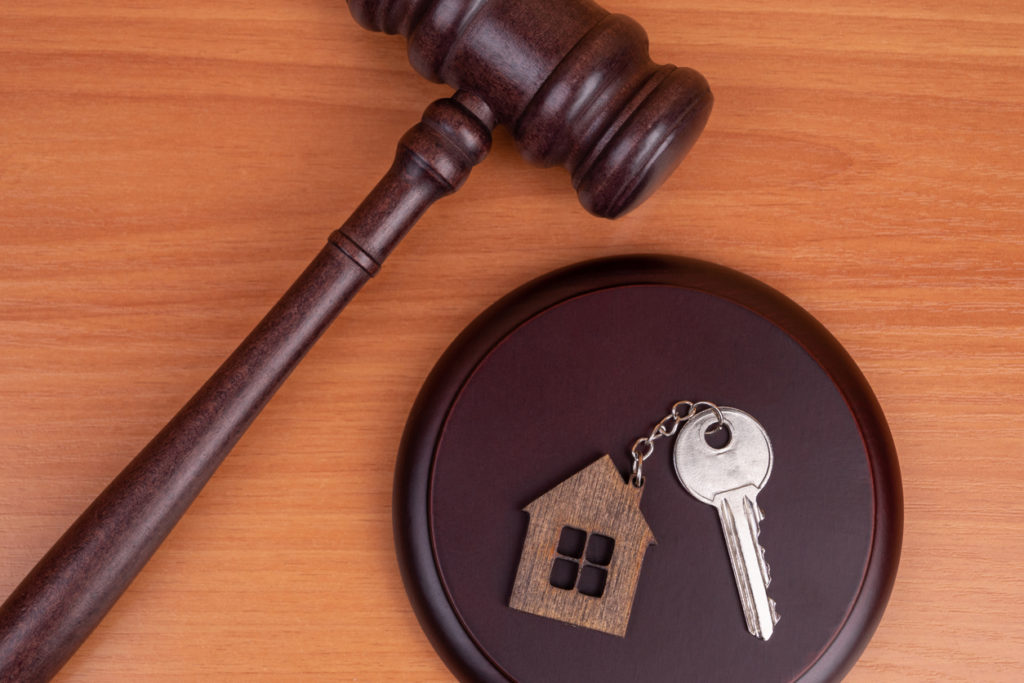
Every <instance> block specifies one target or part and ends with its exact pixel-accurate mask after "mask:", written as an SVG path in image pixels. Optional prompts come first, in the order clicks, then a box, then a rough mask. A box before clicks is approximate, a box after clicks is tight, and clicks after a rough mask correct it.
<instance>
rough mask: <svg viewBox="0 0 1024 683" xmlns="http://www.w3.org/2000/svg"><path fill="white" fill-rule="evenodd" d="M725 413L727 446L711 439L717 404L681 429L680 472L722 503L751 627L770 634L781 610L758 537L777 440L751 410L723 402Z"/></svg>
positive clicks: (705, 498) (705, 497)
mask: <svg viewBox="0 0 1024 683" xmlns="http://www.w3.org/2000/svg"><path fill="white" fill-rule="evenodd" d="M721 413H722V418H723V419H724V420H725V424H726V426H728V428H729V432H730V438H729V442H728V443H727V444H726V445H725V446H723V447H722V448H714V447H712V446H711V445H709V444H708V442H707V440H706V436H705V434H706V431H707V429H708V428H709V427H711V426H712V425H714V424H715V423H716V421H717V420H718V416H717V415H715V413H714V411H712V410H706V411H704V412H701V413H698V414H697V415H695V416H694V417H693V418H692V419H691V420H690V421H689V422H687V423H686V425H685V426H684V427H683V428H682V429H680V430H679V437H678V438H677V439H676V445H675V453H674V458H673V460H674V462H675V468H676V475H677V476H678V477H679V481H680V482H681V483H682V485H683V486H684V487H685V488H686V490H687V491H689V493H690V494H691V495H692V496H693V497H694V498H696V499H697V500H699V501H701V502H704V503H707V504H709V505H714V506H715V507H716V508H717V509H718V518H719V520H720V521H721V522H722V533H723V534H724V536H725V544H726V547H727V548H728V549H729V560H730V562H731V563H732V573H733V576H734V578H735V579H736V589H737V591H738V592H739V596H740V603H742V605H743V615H744V617H745V618H746V620H747V630H748V631H750V633H751V634H753V635H755V636H757V637H758V638H762V639H764V640H768V639H769V638H771V637H772V631H773V630H774V629H775V624H777V623H778V621H779V615H778V613H777V612H776V611H775V601H774V600H772V599H771V598H769V597H768V584H769V583H770V582H771V574H770V572H769V569H768V563H767V562H765V559H764V548H762V547H761V544H760V543H759V542H758V540H757V539H758V535H759V534H760V522H761V520H762V519H764V513H763V512H762V511H761V509H760V508H759V507H758V506H757V493H758V491H760V490H761V489H762V488H764V485H765V483H766V482H767V481H768V477H769V476H770V475H771V473H772V445H771V442H770V441H769V440H768V435H767V434H766V433H765V431H764V428H763V427H762V426H761V425H760V424H759V423H758V422H757V420H755V419H754V418H752V417H751V416H750V415H747V414H746V413H744V412H743V411H742V410H736V409H735V408H722V409H721Z"/></svg>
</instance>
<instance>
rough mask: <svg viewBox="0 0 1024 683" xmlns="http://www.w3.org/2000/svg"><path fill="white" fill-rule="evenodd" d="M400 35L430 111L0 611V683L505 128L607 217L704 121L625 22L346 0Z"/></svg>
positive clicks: (138, 540)
mask: <svg viewBox="0 0 1024 683" xmlns="http://www.w3.org/2000/svg"><path fill="white" fill-rule="evenodd" d="M348 4H349V8H350V10H351V11H352V14H353V15H354V16H355V18H356V20H357V21H358V22H359V23H360V24H362V25H363V26H364V27H365V28H368V29H372V30H375V31H383V32H385V33H400V34H402V35H403V36H405V37H406V38H407V39H408V45H409V59H410V61H411V62H412V64H413V66H414V67H415V68H416V69H417V71H419V72H420V73H421V74H423V75H424V76H426V77H427V78H429V79H431V80H434V81H439V82H445V83H447V84H449V85H451V86H452V87H453V88H455V89H456V90H457V92H456V93H455V94H454V95H453V96H452V97H451V98H449V99H442V100H439V101H437V102H434V103H433V104H431V105H430V106H429V107H427V110H426V112H425V113H424V115H423V120H422V121H421V122H420V123H418V124H417V125H416V126H414V127H413V128H412V129H411V130H409V132H408V133H406V134H405V136H404V137H403V138H402V139H401V141H400V143H399V145H398V152H397V155H396V158H395V161H394V163H393V165H392V166H391V168H390V170H389V171H388V172H387V174H386V175H385V176H384V178H383V179H382V180H381V181H380V183H379V184H378V185H377V186H376V187H375V188H374V189H373V191H372V192H371V193H370V195H369V196H368V197H367V198H366V199H365V200H364V201H363V203H362V204H360V205H359V207H358V208H357V209H356V210H355V213H353V214H352V217H351V218H349V219H348V220H347V221H346V222H345V224H344V225H343V226H342V227H341V229H339V230H337V231H335V232H334V233H333V234H332V235H331V236H330V238H329V240H328V244H327V245H326V246H325V247H324V248H323V250H322V251H321V252H320V253H319V254H318V255H317V256H316V258H315V259H314V260H313V261H312V263H311V264H310V265H309V267H308V268H306V270H305V272H303V273H302V275H301V276H300V277H299V278H298V280H297V281H296V282H295V284H293V285H292V287H291V288H290V289H289V290H288V291H287V292H286V293H285V294H284V296H283V297H282V298H281V299H280V301H278V303H277V304H276V305H275V306H274V307H273V309H271V311H270V312H269V313H268V314H267V316H266V317H265V318H264V319H263V320H262V321H261V322H260V323H259V325H258V326H257V327H256V329H255V330H253V332H252V333H251V334H250V335H249V336H248V337H247V338H246V339H245V341H243V342H242V344H241V345H240V346H239V347H238V349H237V350H235V352H234V353H233V354H231V356H230V357H229V358H228V359H227V360H226V361H225V362H224V364H223V365H222V366H221V367H220V368H219V369H218V370H217V371H216V373H214V375H213V376H212V377H211V378H210V379H209V380H208V381H207V382H206V384H204V385H203V386H202V388H201V389H199V391H198V392H197V393H196V394H195V396H193V397H192V399H191V400H190V401H189V402H188V403H187V404H186V405H185V407H184V408H182V409H181V411H180V412H178V414H177V415H175V416H174V418H173V419H172V420H171V421H170V422H169V423H168V424H167V426H166V427H164V429H163V430H162V431H161V432H160V433H159V434H157V436H156V437H155V438H154V439H153V440H152V441H151V442H150V443H149V444H148V445H147V446H146V447H145V448H144V449H143V450H142V452H141V453H139V454H138V456H136V457H135V458H134V459H133V460H132V461H131V462H130V463H129V464H128V466H127V467H126V468H125V469H124V470H123V471H122V472H121V473H120V474H119V475H118V476H117V478H116V479H114V481H113V482H112V483H111V484H110V485H109V486H108V487H107V488H106V489H105V490H104V491H103V492H102V493H101V494H100V495H99V497H98V498H96V500H95V501H94V502H93V503H92V504H91V505H90V506H89V508H88V509H87V510H86V511H85V512H84V513H82V515H81V516H80V517H79V518H78V520H77V521H75V523H74V524H73V525H72V526H71V528H70V529H68V531H67V532H66V533H65V534H64V535H63V536H62V537H61V538H60V540H58V541H57V543H56V544H55V545H54V546H53V547H52V548H51V549H50V551H49V552H48V553H47V554H46V556H45V557H43V559H42V560H40V562H39V563H38V564H37V565H36V566H35V568H34V569H33V570H32V571H31V573H29V575H28V576H27V577H26V578H25V579H24V581H22V583H21V584H20V585H19V586H18V587H17V588H16V589H15V590H14V592H13V594H12V595H11V596H10V597H9V598H8V600H7V601H6V602H5V603H4V604H3V606H2V607H0V681H34V680H45V679H47V678H49V677H51V676H53V675H54V674H55V673H56V672H57V671H58V670H59V669H60V667H61V666H62V665H63V664H64V662H65V661H67V659H68V658H69V657H70V656H71V655H72V654H73V653H74V651H75V650H76V649H77V648H78V646H79V645H80V644H81V643H82V642H83V641H84V640H85V638H86V637H87V636H88V635H89V633H90V632H91V631H92V630H93V628H94V627H95V626H96V625H97V624H98V623H99V621H100V620H101V619H102V618H103V616H104V615H105V614H106V612H107V611H108V610H109V609H110V607H111V606H112V605H113V604H114V602H115V601H116V600H117V599H118V597H119V596H120V595H121V593H122V592H123V591H124V590H125V589H126V588H127V587H128V585H129V584H130V583H131V581H132V580H133V579H134V578H135V576H136V574H138V572H139V571H140V570H141V569H142V567H143V565H144V564H145V563H146V562H147V560H148V559H149V558H150V557H151V556H152V554H153V553H154V552H155V551H156V549H157V547H158V546H159V545H160V543H161V542H162V541H163V540H164V538H165V537H166V536H167V535H168V533H170V531H171V529H172V528H173V527H174V525H175V524H176V523H177V521H178V520H179V519H180V518H181V516H182V515H183V514H184V512H185V510H186V509H187V508H188V506H189V505H190V504H191V503H192V501H193V500H194V499H195V497H196V496H197V495H198V494H199V491H200V489H201V488H202V487H203V485H204V484H205V483H206V482H207V481H208V480H209V478H210V477H211V476H212V475H213V472H214V470H216V468H217V466H218V465H219V464H220V463H221V461H222V460H223V459H224V457H225V456H226V455H227V453H228V451H229V450H230V449H231V448H232V447H233V446H234V444H235V443H236V442H237V441H238V439H239V438H240V437H241V435H242V433H243V432H244V431H245V429H246V428H247V427H248V426H249V424H250V423H251V422H252V421H253V420H254V419H255V417H256V415H257V414H258V413H259V412H260V410H261V409H262V408H263V407H264V405H266V403H267V402H268V401H269V400H270V397H271V396H272V395H273V394H274V392H275V391H276V390H277V388H278V387H279V386H280V385H281V384H282V382H283V381H284V380H285V379H286V378H287V376H288V375H289V374H290V373H291V371H292V370H293V369H294V368H295V366H296V365H297V364H298V362H299V361H300V360H301V359H302V357H303V356H304V355H305V354H306V352H307V351H308V350H309V348H310V347H311V346H312V344H313V343H314V342H315V341H316V340H317V339H318V338H319V337H320V335H321V334H322V333H323V332H324V330H325V329H326V328H327V326H328V325H330V323H331V322H332V321H333V320H334V318H335V317H337V315H338V314H339V312H340V311H341V309H342V308H343V307H344V306H345V304H346V303H348V301H349V300H350V299H351V298H352V297H353V295H355V293H356V292H357V291H358V290H359V289H360V287H362V285H363V284H364V283H365V282H366V281H367V280H369V278H370V277H372V276H373V275H374V274H375V273H376V272H377V270H378V269H379V268H380V264H381V263H382V262H383V261H384V259H385V258H386V257H387V255H388V254H389V253H390V252H391V250H392V249H393V248H394V247H395V245H396V244H397V243H398V241H399V240H400V239H401V238H402V237H403V236H404V235H405V233H406V232H407V231H408V230H409V228H410V227H412V225H413V224H414V223H415V222H416V221H417V220H418V219H419V217H420V216H421V215H422V214H423V212H424V211H425V210H426V209H427V208H428V207H429V206H430V205H431V204H432V203H433V202H435V201H436V200H438V199H439V198H441V197H443V196H445V195H448V194H450V193H452V192H454V191H455V190H457V189H458V188H459V187H460V186H461V185H462V183H463V182H464V181H465V179H466V177H467V175H468V174H469V171H470V169H471V168H472V167H473V166H474V165H476V164H477V163H479V162H480V161H481V160H483V158H484V157H485V156H486V155H487V152H488V150H489V148H490V143H491V130H492V129H493V128H494V127H495V126H496V125H497V124H499V123H500V124H504V125H505V126H507V127H508V128H509V130H511V131H512V133H513V135H514V136H515V139H516V140H517V141H518V143H519V146H520V149H521V151H522V153H523V155H524V156H525V157H526V158H527V159H529V160H531V161H533V162H535V163H538V164H541V165H544V166H552V165H556V164H557V165H561V166H564V167H565V168H566V169H568V170H569V172H570V174H571V175H572V182H573V186H574V187H575V188H576V190H577V192H578V194H579V198H580V201H581V202H582V204H583V206H584V207H586V208H587V209H588V210H589V211H591V212H592V213H595V214H597V215H598V216H604V217H609V218H614V217H616V216H619V215H621V214H623V213H625V212H627V211H629V210H630V209H632V208H633V207H635V206H636V205H638V204H639V203H640V202H642V201H643V200H644V199H646V198H647V197H648V196H649V195H650V194H651V192H653V191H654V190H655V189H656V188H657V187H658V186H659V185H660V184H661V183H662V181H664V179H665V178H666V177H667V176H668V175H669V174H670V173H671V172H672V170H673V169H674V168H675V167H676V166H677V165H678V163H679V162H680V161H681V159H682V158H683V156H684V155H685V154H686V152H687V151H688V150H689V148H690V147H691V146H692V145H693V143H694V142H695V140H696V138H697V136H698V135H700V132H701V130H703V128H704V124H705V122H706V121H707V118H708V115H709V113H710V111H711V104H712V97H711V92H710V90H709V88H708V85H707V82H706V81H705V80H704V78H703V77H702V76H701V75H700V74H698V73H697V72H696V71H693V70H692V69H686V68H677V67H675V66H658V65H656V64H654V63H653V62H652V61H651V59H650V57H649V56H648V50H647V36H646V34H645V33H644V31H643V29H642V28H641V27H640V26H639V25H638V24H637V23H636V22H634V21H633V20H631V19H629V18H628V17H625V16H622V15H612V14H609V13H608V12H606V11H605V10H603V9H601V8H600V7H598V6H597V5H595V4H594V3H593V2H591V1H590V0H348Z"/></svg>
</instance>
